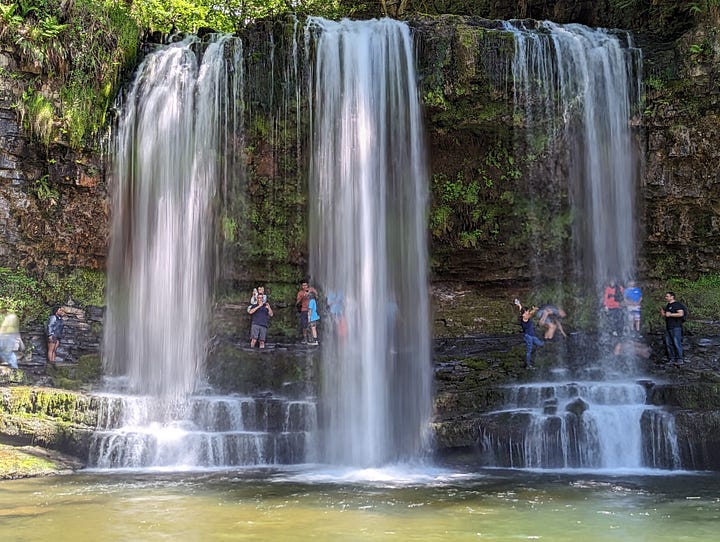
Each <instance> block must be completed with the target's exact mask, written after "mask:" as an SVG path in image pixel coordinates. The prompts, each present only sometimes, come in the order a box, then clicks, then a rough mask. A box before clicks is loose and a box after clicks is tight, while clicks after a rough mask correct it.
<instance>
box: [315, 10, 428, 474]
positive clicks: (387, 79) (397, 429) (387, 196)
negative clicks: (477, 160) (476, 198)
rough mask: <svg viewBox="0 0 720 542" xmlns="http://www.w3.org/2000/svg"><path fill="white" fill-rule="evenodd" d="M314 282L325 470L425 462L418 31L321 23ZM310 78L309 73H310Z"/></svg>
mask: <svg viewBox="0 0 720 542" xmlns="http://www.w3.org/2000/svg"><path fill="white" fill-rule="evenodd" d="M306 37H307V39H306V43H307V44H308V45H309V44H311V43H314V48H311V47H309V46H308V47H307V54H308V55H310V54H312V53H314V55H315V61H314V64H312V74H311V76H310V83H309V84H310V90H309V95H310V96H312V97H313V98H314V101H313V103H312V104H311V109H312V111H311V123H312V128H311V134H312V136H311V149H312V155H311V162H310V179H309V194H310V209H311V212H310V239H309V244H310V270H311V276H312V280H313V281H316V282H317V284H318V285H319V286H321V287H322V291H324V292H325V293H326V294H327V296H328V301H329V302H331V304H332V309H331V311H330V314H329V317H328V318H327V320H329V321H330V322H329V326H326V330H325V331H326V333H325V335H324V336H323V341H324V345H323V351H322V362H323V367H322V374H323V391H322V402H323V415H322V418H323V419H324V420H325V425H326V430H325V434H324V442H325V444H324V451H325V456H326V457H325V459H326V460H327V461H328V462H330V463H333V464H341V465H351V466H377V465H382V464H385V463H389V462H395V461H404V460H410V459H413V458H417V457H418V455H419V454H420V453H421V452H422V450H423V447H424V445H425V431H426V430H427V429H426V428H427V423H428V420H429V417H430V410H431V365H430V330H429V307H428V284H427V240H426V224H425V218H426V199H427V174H426V168H425V162H424V158H425V156H424V151H423V141H422V129H423V124H422V115H421V110H420V103H419V97H418V93H417V87H416V76H415V67H414V58H413V46H412V40H411V36H410V32H409V29H408V27H407V26H406V25H405V24H402V23H399V22H397V21H392V20H390V19H383V20H379V21H378V20H373V21H363V22H353V21H349V20H343V21H341V22H339V23H338V22H331V21H326V20H323V19H317V18H311V19H309V21H308V23H307V26H306ZM308 63H309V65H310V61H309V62H308Z"/></svg>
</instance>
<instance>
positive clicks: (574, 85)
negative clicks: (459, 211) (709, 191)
mask: <svg viewBox="0 0 720 542" xmlns="http://www.w3.org/2000/svg"><path fill="white" fill-rule="evenodd" d="M519 25H520V26H519V27H518V26H515V25H513V24H510V23H506V24H505V28H506V29H508V30H509V31H511V32H512V33H513V34H514V36H515V56H514V60H513V64H512V74H513V80H514V87H513V88H514V92H515V104H516V112H517V113H518V114H519V115H520V116H521V118H522V120H523V122H524V123H525V128H526V129H527V133H528V137H527V140H526V142H525V147H526V149H527V150H528V152H533V153H538V155H539V156H541V157H542V158H541V160H545V161H548V162H551V163H554V162H555V161H556V162H557V163H558V164H565V166H564V168H565V169H563V168H562V167H561V168H557V172H558V173H559V174H560V175H561V176H564V178H561V179H560V180H559V181H558V183H559V184H560V185H561V186H562V190H564V191H565V192H566V193H567V194H568V204H569V205H570V207H571V209H572V215H573V225H572V237H573V245H574V261H575V262H576V263H575V265H576V267H577V268H576V269H575V273H574V278H575V279H576V280H579V281H580V283H581V284H582V285H584V286H585V289H586V291H589V292H600V291H602V287H603V285H605V284H606V283H607V282H608V280H609V279H611V278H614V279H617V280H619V281H621V282H622V283H625V281H627V280H630V279H634V278H635V273H636V251H637V247H636V227H637V226H636V218H635V199H636V197H635V196H636V191H637V189H638V168H639V166H638V164H639V158H638V153H637V152H636V150H635V142H634V140H633V137H632V131H631V115H632V114H633V108H637V105H638V103H639V89H640V82H639V77H640V74H641V73H642V69H641V58H640V53H639V51H638V50H636V49H634V48H633V47H632V43H631V42H630V38H629V36H621V35H620V34H619V33H611V32H609V31H607V30H603V29H589V28H587V27H584V26H581V25H566V26H560V25H557V24H554V23H550V22H543V23H539V26H538V28H537V29H527V28H525V27H524V26H522V23H519ZM621 37H622V38H624V40H626V41H623V39H621ZM539 190H540V193H538V194H537V195H536V197H537V198H542V197H543V194H542V190H543V187H539ZM545 218H546V220H552V219H553V218H554V217H545ZM563 276H565V273H564V272H562V271H560V272H559V277H563ZM618 340H619V339H618ZM606 341H607V344H605V348H607V349H609V350H610V352H612V348H613V346H614V342H611V341H610V339H609V338H606ZM601 348H602V346H601ZM591 358H592V356H588V362H589V365H588V369H590V368H594V369H595V370H596V371H597V372H598V373H600V374H601V375H602V378H603V379H604V380H605V381H604V382H595V381H593V382H550V383H539V384H532V385H518V386H515V387H513V388H509V396H508V398H507V402H506V405H505V406H504V407H503V409H502V410H500V411H496V412H490V413H488V414H487V415H486V417H485V421H484V422H483V423H481V426H482V427H481V431H482V449H483V454H484V460H485V461H486V462H487V463H488V464H491V465H498V466H510V467H522V468H543V469H547V468H553V469H554V468H581V469H587V468H590V469H609V470H618V469H634V470H637V469H643V468H663V469H677V468H680V462H679V453H678V447H677V438H676V435H675V432H674V424H673V418H672V416H671V415H670V414H669V413H667V412H665V411H663V410H661V409H658V408H656V407H652V406H649V405H646V404H645V402H646V391H645V388H644V387H643V386H641V385H639V384H636V383H635V382H634V379H635V378H636V377H637V375H638V374H639V370H638V366H639V364H638V363H637V361H638V360H637V359H636V357H635V356H634V355H631V354H625V355H623V356H622V359H614V358H613V357H612V356H611V355H609V354H608V355H607V356H604V357H603V356H601V358H602V359H600V360H594V359H591ZM618 376H619V377H620V378H621V379H622V378H624V379H623V380H620V381H616V380H613V378H616V377H618Z"/></svg>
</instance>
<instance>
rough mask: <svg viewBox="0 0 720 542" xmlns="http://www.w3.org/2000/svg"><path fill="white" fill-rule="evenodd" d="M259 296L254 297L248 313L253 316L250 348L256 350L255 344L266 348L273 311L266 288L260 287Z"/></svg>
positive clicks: (258, 289)
mask: <svg viewBox="0 0 720 542" xmlns="http://www.w3.org/2000/svg"><path fill="white" fill-rule="evenodd" d="M257 291H258V294H257V295H256V296H254V297H253V300H254V301H255V303H254V304H252V305H250V307H248V313H249V314H250V315H251V316H252V321H251V323H250V348H255V343H257V342H259V343H260V348H265V339H266V337H267V328H268V326H269V325H270V318H272V316H273V311H272V309H271V308H270V303H268V301H267V296H266V295H265V288H264V287H263V286H258V288H257Z"/></svg>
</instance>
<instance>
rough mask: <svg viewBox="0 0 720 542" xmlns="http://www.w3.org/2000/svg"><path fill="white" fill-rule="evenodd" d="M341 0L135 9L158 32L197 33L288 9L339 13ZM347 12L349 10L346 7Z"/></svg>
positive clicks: (150, 1) (242, 0) (176, 2)
mask: <svg viewBox="0 0 720 542" xmlns="http://www.w3.org/2000/svg"><path fill="white" fill-rule="evenodd" d="M338 3H339V2H338V0H218V1H215V0H194V1H186V0H142V1H135V2H133V3H132V6H131V8H130V9H131V13H132V15H133V16H134V17H135V19H136V20H137V21H138V23H139V24H140V25H141V26H143V27H144V28H146V29H148V30H150V31H152V32H155V31H158V32H163V33H168V32H173V31H181V32H190V33H196V32H198V31H199V30H200V29H201V28H212V29H213V30H216V31H221V32H233V31H236V30H238V29H239V28H241V27H242V26H244V25H245V24H246V23H248V22H250V21H253V20H256V19H261V18H264V17H273V16H277V15H282V14H286V13H295V14H302V15H319V16H325V17H331V18H333V17H337V16H339V15H341V12H340V10H339V7H338ZM346 12H347V10H346Z"/></svg>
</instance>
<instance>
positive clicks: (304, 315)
mask: <svg viewBox="0 0 720 542" xmlns="http://www.w3.org/2000/svg"><path fill="white" fill-rule="evenodd" d="M299 317H300V329H307V328H308V311H303V312H301V313H299Z"/></svg>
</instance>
